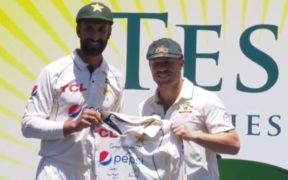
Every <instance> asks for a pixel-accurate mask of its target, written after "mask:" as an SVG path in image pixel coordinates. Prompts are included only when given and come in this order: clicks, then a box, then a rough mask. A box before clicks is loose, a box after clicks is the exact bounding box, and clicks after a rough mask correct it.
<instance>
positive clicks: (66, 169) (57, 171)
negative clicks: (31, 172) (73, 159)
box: [36, 157, 96, 180]
mask: <svg viewBox="0 0 288 180" xmlns="http://www.w3.org/2000/svg"><path fill="white" fill-rule="evenodd" d="M93 176H94V175H93V174H92V173H90V170H89V168H87V167H85V166H83V167H81V166H79V165H77V166H75V165H73V164H69V163H65V162H61V161H57V160H56V159H52V158H49V157H44V158H42V159H41V161H40V163H39V165H38V169H37V174H36V180H92V179H96V177H93Z"/></svg>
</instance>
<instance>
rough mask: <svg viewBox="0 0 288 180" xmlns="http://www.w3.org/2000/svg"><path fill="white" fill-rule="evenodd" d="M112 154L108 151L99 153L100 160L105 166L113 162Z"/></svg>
mask: <svg viewBox="0 0 288 180" xmlns="http://www.w3.org/2000/svg"><path fill="white" fill-rule="evenodd" d="M111 161H112V156H111V154H110V153H109V152H108V151H102V152H101V153H100V155H99V162H100V164H101V165H103V166H107V165H109V164H110V163H111Z"/></svg>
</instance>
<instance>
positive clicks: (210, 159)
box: [139, 78, 234, 180]
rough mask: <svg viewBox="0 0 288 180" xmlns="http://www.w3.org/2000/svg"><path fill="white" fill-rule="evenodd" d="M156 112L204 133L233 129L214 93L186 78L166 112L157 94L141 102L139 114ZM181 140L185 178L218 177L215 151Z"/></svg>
mask: <svg viewBox="0 0 288 180" xmlns="http://www.w3.org/2000/svg"><path fill="white" fill-rule="evenodd" d="M155 114H156V115H159V116H160V117H161V118H162V119H170V120H171V121H173V120H176V119H184V120H187V121H188V122H189V124H190V126H191V128H193V129H194V130H195V131H201V132H205V133H212V134H215V133H219V132H225V131H229V130H232V129H234V126H233V125H232V122H231V119H230V115H229V114H228V113H227V111H226V109H225V107H224V105H223V103H222V102H221V100H220V99H219V98H218V97H217V96H216V95H215V94H214V93H212V92H209V91H207V90H204V89H202V88H200V87H197V86H194V85H193V83H192V82H190V81H189V80H188V79H186V78H184V79H183V86H182V89H181V92H180V95H179V97H178V99H177V100H176V102H175V103H174V104H173V105H172V106H171V107H170V108H169V109H168V110H167V111H166V113H165V112H164V108H163V107H162V105H161V103H160V101H159V99H158V97H157V95H156V94H155V95H154V96H152V97H150V98H148V99H147V100H145V101H143V102H142V103H141V104H140V106H139V115H142V116H150V115H155ZM183 143H184V161H185V171H186V174H187V179H199V180H218V179H219V173H218V164H217V159H216V154H215V153H214V152H212V151H210V150H208V149H205V148H203V147H202V146H200V145H198V144H196V143H194V142H192V141H184V142H183Z"/></svg>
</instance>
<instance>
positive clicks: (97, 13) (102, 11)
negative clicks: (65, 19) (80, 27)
mask: <svg viewBox="0 0 288 180" xmlns="http://www.w3.org/2000/svg"><path fill="white" fill-rule="evenodd" d="M81 19H100V20H104V21H108V22H110V23H111V24H113V16H112V12H111V10H110V9H109V8H108V7H107V6H105V5H104V4H102V3H98V2H93V3H90V4H87V5H85V6H83V7H82V8H81V9H80V10H79V11H78V13H77V16H76V22H77V23H79V21H80V20H81Z"/></svg>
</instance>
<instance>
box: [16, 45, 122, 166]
mask: <svg viewBox="0 0 288 180" xmlns="http://www.w3.org/2000/svg"><path fill="white" fill-rule="evenodd" d="M123 82H124V81H123V79H122V77H121V74H120V73H119V71H118V70H116V69H115V68H114V67H113V66H111V65H109V64H108V63H107V62H106V61H105V59H103V60H102V63H101V65H100V67H99V68H97V69H96V70H95V71H94V72H93V73H90V72H89V71H88V69H87V64H86V63H84V62H83V61H82V60H81V58H80V57H79V56H78V54H77V51H76V50H75V51H74V52H73V53H72V54H71V55H68V56H66V57H63V58H61V59H59V60H57V61H55V62H52V63H51V64H49V65H48V66H46V67H45V68H44V69H43V70H42V71H41V73H40V75H39V77H38V80H37V83H36V85H35V86H34V88H33V91H32V94H31V97H30V98H29V100H28V104H27V106H26V109H25V113H24V116H23V120H22V132H23V135H24V136H25V137H32V138H38V139H41V147H40V152H39V154H40V155H41V156H42V157H49V158H53V159H57V160H59V161H61V162H65V163H70V164H73V165H75V166H77V165H79V166H81V165H83V164H87V157H86V156H87V155H89V153H88V152H85V149H89V148H87V147H86V146H89V144H90V145H91V146H92V145H93V144H94V142H89V141H90V140H89V138H86V137H84V136H87V132H85V131H84V130H83V131H81V132H79V133H73V134H71V135H68V136H67V137H64V135H63V123H64V121H66V120H73V119H76V118H77V117H78V116H79V114H81V111H82V109H83V108H94V109H101V110H108V111H116V112H118V111H119V110H120V108H121V105H122V92H123V88H124V87H123ZM86 129H89V128H86ZM87 139H88V141H87ZM91 139H93V138H91ZM91 141H92V140H91ZM91 153H92V152H91Z"/></svg>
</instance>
